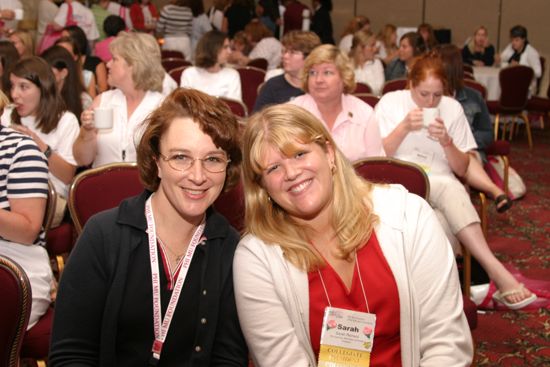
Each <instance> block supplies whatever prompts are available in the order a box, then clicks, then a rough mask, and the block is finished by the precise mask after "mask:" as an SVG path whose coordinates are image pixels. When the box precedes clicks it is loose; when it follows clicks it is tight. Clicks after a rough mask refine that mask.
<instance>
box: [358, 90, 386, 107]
mask: <svg viewBox="0 0 550 367" xmlns="http://www.w3.org/2000/svg"><path fill="white" fill-rule="evenodd" d="M353 95H354V96H355V97H357V98H359V99H360V100H362V101H363V102H365V103H367V104H368V105H369V106H371V107H372V108H374V107H375V106H376V104H377V103H378V101H379V100H380V98H379V97H378V96H375V95H374V94H370V93H353Z"/></svg>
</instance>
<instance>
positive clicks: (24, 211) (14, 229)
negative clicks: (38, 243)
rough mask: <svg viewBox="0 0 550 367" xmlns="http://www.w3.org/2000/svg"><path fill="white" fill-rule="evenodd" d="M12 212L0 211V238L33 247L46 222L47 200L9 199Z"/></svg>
mask: <svg viewBox="0 0 550 367" xmlns="http://www.w3.org/2000/svg"><path fill="white" fill-rule="evenodd" d="M8 201H9V204H10V210H6V209H0V236H1V237H2V238H4V239H6V240H8V241H11V242H17V243H20V244H23V245H32V244H33V243H34V241H35V240H36V238H37V237H38V234H39V233H40V229H41V228H42V221H43V220H44V212H45V210H46V198H25V199H11V198H9V199H8Z"/></svg>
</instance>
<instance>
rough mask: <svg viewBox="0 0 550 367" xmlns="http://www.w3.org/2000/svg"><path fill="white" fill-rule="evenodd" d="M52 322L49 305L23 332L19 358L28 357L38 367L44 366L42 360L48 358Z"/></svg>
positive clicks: (51, 309) (51, 310)
mask: <svg viewBox="0 0 550 367" xmlns="http://www.w3.org/2000/svg"><path fill="white" fill-rule="evenodd" d="M52 323H53V307H50V308H48V311H46V313H45V314H44V315H43V316H42V317H41V318H40V320H38V322H37V323H36V324H35V325H34V326H33V327H32V328H30V329H29V330H27V332H26V333H25V336H24V338H23V344H22V345H21V353H20V356H21V359H30V360H32V361H34V362H35V363H36V365H37V366H39V367H40V366H46V363H45V362H44V361H46V360H47V359H48V352H49V349H50V338H51V335H52Z"/></svg>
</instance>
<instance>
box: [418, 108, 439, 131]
mask: <svg viewBox="0 0 550 367" xmlns="http://www.w3.org/2000/svg"><path fill="white" fill-rule="evenodd" d="M436 117H439V108H437V107H433V108H423V109H422V122H423V125H424V127H425V128H428V126H430V124H431V123H432V122H434V121H435V119H436Z"/></svg>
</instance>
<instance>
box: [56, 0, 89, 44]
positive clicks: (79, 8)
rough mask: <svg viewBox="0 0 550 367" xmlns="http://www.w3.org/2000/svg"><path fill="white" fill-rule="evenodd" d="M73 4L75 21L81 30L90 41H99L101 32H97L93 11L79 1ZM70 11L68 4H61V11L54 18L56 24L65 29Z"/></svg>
mask: <svg viewBox="0 0 550 367" xmlns="http://www.w3.org/2000/svg"><path fill="white" fill-rule="evenodd" d="M71 4H72V8H73V20H74V21H75V22H76V24H77V25H78V26H79V27H80V28H82V30H83V31H84V33H85V34H86V38H87V39H88V41H94V40H96V39H98V38H99V32H98V30H97V25H96V23H95V18H94V14H93V13H92V11H91V10H90V9H88V8H87V7H85V6H84V5H82V4H81V3H79V2H78V1H73V2H72V3H71ZM68 10H69V6H68V5H67V3H63V4H61V6H60V7H59V11H58V12H57V15H56V16H55V18H54V22H55V23H56V24H59V25H60V26H63V27H64V26H65V25H66V23H67V12H68Z"/></svg>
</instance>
